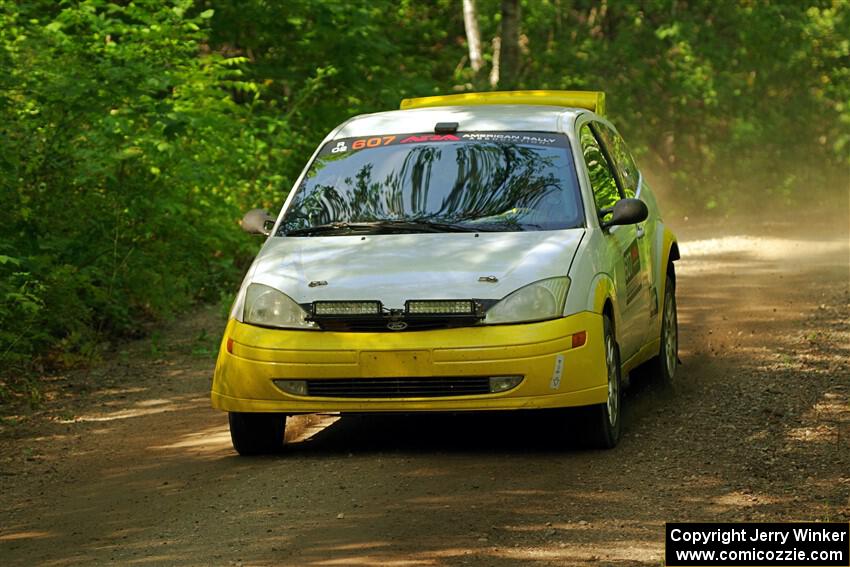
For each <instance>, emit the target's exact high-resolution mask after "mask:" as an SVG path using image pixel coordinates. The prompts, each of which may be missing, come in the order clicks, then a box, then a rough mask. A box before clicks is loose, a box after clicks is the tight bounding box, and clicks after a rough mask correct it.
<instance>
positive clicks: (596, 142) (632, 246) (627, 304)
mask: <svg viewBox="0 0 850 567" xmlns="http://www.w3.org/2000/svg"><path fill="white" fill-rule="evenodd" d="M579 137H580V139H581V148H582V154H583V155H584V162H585V165H586V166H587V174H588V177H589V178H590V186H591V189H592V191H593V200H594V202H595V206H596V212H597V214H600V212H601V211H605V210H606V209H610V208H612V207H613V206H614V204H615V203H616V202H617V201H618V200H620V199H622V198H623V197H624V192H623V188H622V186H621V182H620V180H619V178H618V176H617V174H616V173H615V169H614V167H613V165H612V160H611V157H610V155H609V154H608V152H607V149H606V148H605V146H604V145H603V144H602V143H600V139H599V137H598V136H597V135H596V134H595V133H594V132H593V129H592V128H591V127H590V125H589V124H584V125H582V126H581V127H580V129H579ZM609 216H610V213H609V214H605V215H603V216H602V219H601V220H603V219H604V218H608V217H609ZM638 235H639V231H638V227H637V226H636V225H623V226H614V227H611V228H610V229H607V230H606V231H605V237H604V241H605V245H606V248H607V251H606V256H607V258H608V266H607V269H608V272H609V275H610V276H611V277H612V278H613V279H614V283H615V285H616V288H617V303H618V306H619V311H620V319H619V320H617V321H615V322H614V324H615V327H616V330H617V341H618V343H619V345H620V356H621V359H622V360H623V361H626V360H628V359H629V357H631V356H632V355H634V354H635V353H637V351H638V349H639V348H640V347H641V346H642V344H643V339H644V337H645V335H646V326H647V321H648V319H647V317H648V313H649V308H648V293H647V290H646V285H644V284H643V277H642V270H643V267H642V262H641V253H640V246H639V243H638V239H639V236H638Z"/></svg>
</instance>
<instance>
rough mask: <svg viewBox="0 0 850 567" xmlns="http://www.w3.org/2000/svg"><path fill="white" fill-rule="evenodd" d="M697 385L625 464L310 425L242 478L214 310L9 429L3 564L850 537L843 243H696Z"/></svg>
mask: <svg viewBox="0 0 850 567" xmlns="http://www.w3.org/2000/svg"><path fill="white" fill-rule="evenodd" d="M680 225H681V226H679V227H678V228H679V232H680V239H681V240H682V242H683V247H682V256H683V259H682V261H681V262H680V263H679V266H678V274H679V290H678V292H679V305H680V326H681V327H680V328H681V337H682V345H681V349H682V351H681V358H682V361H683V365H682V367H681V369H680V374H679V376H678V379H679V382H678V383H677V385H676V387H675V388H674V389H673V390H672V391H670V390H662V389H659V388H657V387H653V386H650V385H647V384H646V383H643V382H636V383H635V384H633V387H632V388H631V389H630V390H629V392H628V395H627V396H628V397H627V400H626V404H627V414H626V420H625V425H626V429H625V433H624V438H623V440H622V442H621V444H620V446H619V447H618V448H617V449H615V450H612V451H605V452H600V451H580V450H568V451H564V450H559V449H557V448H555V447H553V446H552V445H551V443H548V442H547V441H546V437H547V431H546V425H545V423H541V422H540V420H535V419H533V418H529V417H528V416H524V415H501V416H495V417H493V416H480V415H479V416H457V417H451V416H440V417H406V418H401V417H374V418H343V419H341V420H336V421H335V420H334V418H322V419H318V420H316V423H312V424H311V423H307V422H306V421H305V420H303V419H301V425H302V426H306V427H304V428H302V431H301V432H300V435H299V436H298V438H297V439H295V440H293V442H292V443H290V444H289V445H288V448H287V451H286V453H285V454H284V455H282V456H278V457H268V458H252V459H247V458H239V457H237V456H235V454H234V452H233V451H232V449H231V447H230V441H229V437H228V431H227V426H226V419H225V416H224V415H223V414H220V413H217V412H215V411H213V410H211V409H209V402H208V397H207V392H208V385H209V378H210V374H211V371H212V365H213V358H212V357H211V355H210V354H209V351H210V349H211V348H213V345H214V343H215V341H216V340H217V335H218V333H220V330H221V327H222V323H221V319H220V315H219V313H218V312H217V311H215V310H206V311H202V312H200V313H198V314H197V315H196V316H194V317H192V318H191V319H190V320H187V321H182V322H179V323H177V324H174V325H173V326H171V327H170V328H168V329H167V330H165V331H164V332H163V333H162V334H161V335H154V337H153V338H152V339H146V340H144V341H138V342H136V343H133V344H130V345H127V346H126V347H123V349H122V350H121V351H120V352H118V353H115V355H114V357H113V358H111V359H110V360H108V361H106V362H105V363H104V364H103V365H102V366H99V367H97V368H96V369H95V370H94V371H92V372H91V373H90V374H88V375H86V374H83V373H75V374H68V375H65V376H59V377H56V378H55V380H54V381H53V382H52V383H51V384H52V385H51V387H50V389H49V391H48V398H49V399H47V400H46V401H45V402H44V404H43V406H42V407H41V409H39V410H38V411H37V412H35V413H34V414H30V415H28V416H27V417H26V418H22V417H15V416H11V417H7V418H5V419H4V420H3V422H2V432H0V433H2V441H0V489H2V493H0V562H2V563H3V564H4V565H32V564H41V565H79V564H107V563H110V562H114V563H115V564H121V565H128V564H143V565H366V564H377V563H380V564H383V565H463V564H469V565H513V564H526V563H529V564H536V565H537V564H539V565H546V564H552V565H573V564H575V565H587V564H598V565H618V566H622V565H659V564H660V561H661V555H662V551H663V526H664V522H665V521H676V520H679V521H699V520H704V521H735V520H751V521H770V520H777V521H780V520H836V521H840V520H845V521H846V520H850V406H848V399H850V370H849V369H848V357H850V323H848V320H850V317H848V315H850V294H849V293H848V276H849V275H850V274H848V265H850V250H848V238H847V228H846V226H843V225H842V226H837V227H836V226H823V227H822V232H823V236H817V235H814V236H813V235H812V234H811V233H809V235H808V236H806V237H805V238H804V237H796V236H789V230H790V228H791V225H782V224H779V225H773V226H767V227H765V226H751V227H749V234H752V235H755V234H758V235H759V236H758V237H755V236H747V235H746V234H739V235H737V236H726V237H723V238H717V239H712V238H711V235H712V233H711V231H710V230H709V229H707V228H703V229H701V230H697V229H693V228H690V227H688V226H687V225H686V223H680Z"/></svg>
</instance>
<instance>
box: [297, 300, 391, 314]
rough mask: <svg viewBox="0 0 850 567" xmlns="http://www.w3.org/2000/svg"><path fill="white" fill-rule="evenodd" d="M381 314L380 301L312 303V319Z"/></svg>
mask: <svg viewBox="0 0 850 567" xmlns="http://www.w3.org/2000/svg"><path fill="white" fill-rule="evenodd" d="M382 313H383V306H382V305H381V302H380V301H314V302H313V316H314V317H363V316H366V317H369V316H372V317H379V316H381V314H382Z"/></svg>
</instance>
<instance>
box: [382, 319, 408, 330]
mask: <svg viewBox="0 0 850 567" xmlns="http://www.w3.org/2000/svg"><path fill="white" fill-rule="evenodd" d="M406 328H407V323H405V322H404V321H390V322H389V323H387V329H389V330H390V331H403V330H405V329H406Z"/></svg>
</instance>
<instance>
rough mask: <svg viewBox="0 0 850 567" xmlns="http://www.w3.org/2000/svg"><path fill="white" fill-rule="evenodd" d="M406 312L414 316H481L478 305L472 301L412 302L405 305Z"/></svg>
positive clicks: (440, 300) (429, 300)
mask: <svg viewBox="0 0 850 567" xmlns="http://www.w3.org/2000/svg"><path fill="white" fill-rule="evenodd" d="M405 311H406V312H407V314H408V315H412V316H417V315H419V316H421V315H465V316H467V317H477V316H478V315H479V309H478V304H477V303H476V302H475V301H473V300H471V299H460V300H456V299H437V300H432V299H427V300H411V301H408V302H407V303H405Z"/></svg>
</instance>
